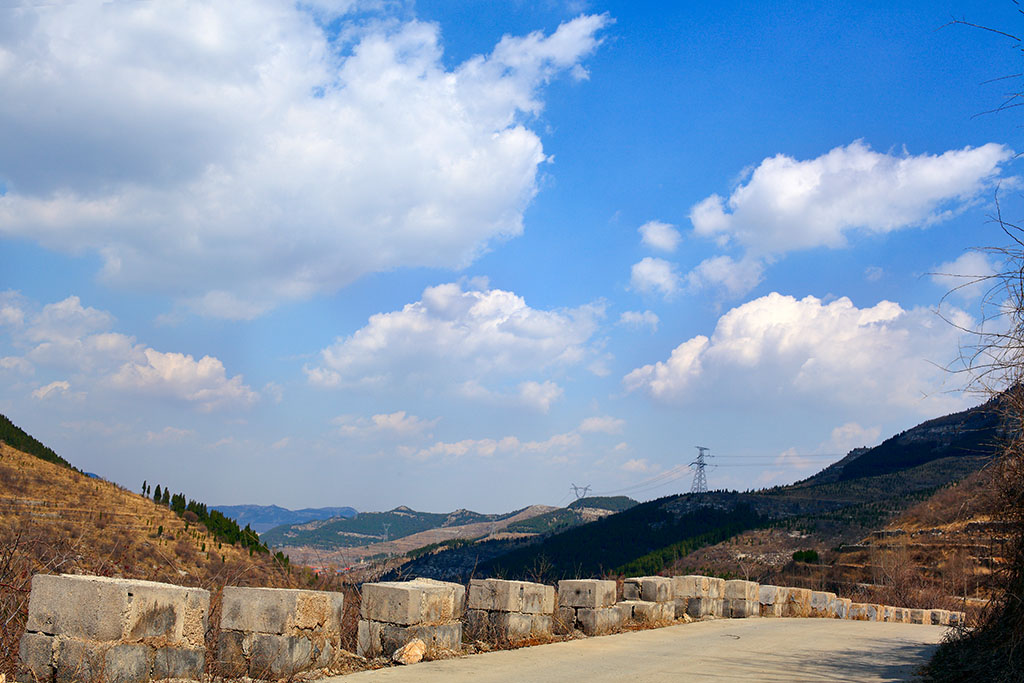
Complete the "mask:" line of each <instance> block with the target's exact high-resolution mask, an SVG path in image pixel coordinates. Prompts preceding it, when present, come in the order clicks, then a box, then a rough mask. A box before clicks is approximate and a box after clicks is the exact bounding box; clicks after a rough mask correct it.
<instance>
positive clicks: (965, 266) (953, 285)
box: [932, 251, 999, 301]
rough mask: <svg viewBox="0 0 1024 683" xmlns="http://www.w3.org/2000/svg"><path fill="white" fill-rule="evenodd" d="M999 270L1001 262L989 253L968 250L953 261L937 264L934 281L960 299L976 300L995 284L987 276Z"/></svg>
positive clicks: (933, 274)
mask: <svg viewBox="0 0 1024 683" xmlns="http://www.w3.org/2000/svg"><path fill="white" fill-rule="evenodd" d="M998 272H999V264H997V263H996V262H995V260H994V259H992V258H991V257H990V256H989V255H988V254H985V253H983V252H980V251H968V252H966V253H964V254H961V255H960V256H959V257H958V258H956V259H954V260H953V261H948V262H946V263H943V264H941V265H939V266H936V267H935V272H934V273H932V282H934V283H935V284H937V285H939V286H940V287H944V288H945V289H946V290H947V291H949V292H950V293H951V294H952V295H953V296H955V297H957V298H959V299H963V300H964V301H974V300H975V299H978V298H980V297H982V296H984V295H985V292H986V291H987V290H988V289H989V288H990V287H992V286H993V284H995V283H994V282H992V281H991V280H989V281H987V282H986V281H985V278H988V277H990V276H992V275H995V274H996V273H998Z"/></svg>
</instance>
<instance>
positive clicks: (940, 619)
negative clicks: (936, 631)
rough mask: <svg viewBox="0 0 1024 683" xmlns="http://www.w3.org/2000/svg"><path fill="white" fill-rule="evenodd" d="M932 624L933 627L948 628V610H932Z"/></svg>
mask: <svg viewBox="0 0 1024 683" xmlns="http://www.w3.org/2000/svg"><path fill="white" fill-rule="evenodd" d="M931 616H932V624H933V625H935V626H949V610H944V609H933V610H932V615H931Z"/></svg>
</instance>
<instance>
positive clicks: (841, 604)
mask: <svg viewBox="0 0 1024 683" xmlns="http://www.w3.org/2000/svg"><path fill="white" fill-rule="evenodd" d="M852 603H853V601H852V600H850V598H840V597H836V598H835V599H833V600H832V611H833V612H834V614H835V618H836V619H849V617H850V605H851V604H852Z"/></svg>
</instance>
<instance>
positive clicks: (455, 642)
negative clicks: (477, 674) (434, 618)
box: [380, 621, 462, 657]
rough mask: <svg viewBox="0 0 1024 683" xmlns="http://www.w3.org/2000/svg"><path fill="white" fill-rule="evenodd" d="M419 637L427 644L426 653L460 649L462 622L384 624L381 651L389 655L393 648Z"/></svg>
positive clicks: (457, 650)
mask: <svg viewBox="0 0 1024 683" xmlns="http://www.w3.org/2000/svg"><path fill="white" fill-rule="evenodd" d="M414 638H419V639H420V640H422V641H423V643H424V644H425V645H426V646H427V655H434V654H438V653H441V652H459V651H461V650H462V622H461V621H453V622H449V623H447V624H432V625H418V626H393V625H391V624H384V625H383V626H382V627H381V631H380V642H381V651H382V653H383V655H384V656H385V657H390V656H391V655H392V654H394V652H395V650H397V649H398V648H400V647H403V646H405V645H406V644H407V643H409V642H410V641H411V640H413V639H414Z"/></svg>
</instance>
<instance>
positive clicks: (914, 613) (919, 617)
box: [910, 609, 932, 624]
mask: <svg viewBox="0 0 1024 683" xmlns="http://www.w3.org/2000/svg"><path fill="white" fill-rule="evenodd" d="M910 623H911V624H930V623H932V611H931V610H930V609H912V610H910Z"/></svg>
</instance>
